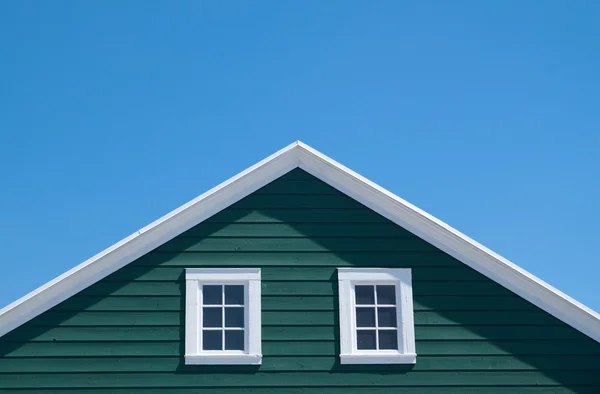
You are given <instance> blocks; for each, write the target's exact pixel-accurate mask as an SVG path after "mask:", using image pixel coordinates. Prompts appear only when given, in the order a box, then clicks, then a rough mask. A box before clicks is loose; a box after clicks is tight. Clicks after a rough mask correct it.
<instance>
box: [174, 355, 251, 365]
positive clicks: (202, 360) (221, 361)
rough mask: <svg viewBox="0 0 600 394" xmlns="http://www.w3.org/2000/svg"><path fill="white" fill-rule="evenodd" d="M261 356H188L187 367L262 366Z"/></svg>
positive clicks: (186, 359) (186, 357) (186, 358)
mask: <svg viewBox="0 0 600 394" xmlns="http://www.w3.org/2000/svg"><path fill="white" fill-rule="evenodd" d="M261 363H262V355H260V354H222V355H213V354H211V355H205V354H202V355H201V354H196V355H186V356H185V364H186V365H260V364H261Z"/></svg>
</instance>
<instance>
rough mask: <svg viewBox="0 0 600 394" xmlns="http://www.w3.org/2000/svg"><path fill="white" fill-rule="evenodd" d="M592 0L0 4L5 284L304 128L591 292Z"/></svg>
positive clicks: (6, 292)
mask: <svg viewBox="0 0 600 394" xmlns="http://www.w3.org/2000/svg"><path fill="white" fill-rule="evenodd" d="M599 18H600V2H597V1H578V2H564V1H529V2H522V1H496V2H480V1H453V2H442V1H402V2H400V1H377V2H367V1H360V2H358V1H349V0H344V1H328V2H321V1H303V2H292V1H285V2H279V1H277V2H276V1H270V2H268V1H262V2H261V1H258V2H251V1H229V2H195V1H189V2H184V1H179V2H166V1H163V2H156V1H143V2H142V1H129V2H121V1H106V2H96V3H92V2H76V1H70V2H67V1H56V2H34V1H12V2H2V3H1V4H0V185H1V186H0V190H1V193H0V207H1V209H2V220H1V225H0V249H1V254H0V267H1V268H2V272H3V274H2V275H0V305H1V306H3V305H6V304H8V303H9V302H11V301H14V300H15V299H17V298H19V297H21V296H23V295H25V294H26V293H27V292H29V291H31V290H33V289H34V288H36V287H37V286H40V285H42V284H44V283H45V282H47V281H48V280H50V279H52V278H54V277H55V276H57V275H59V274H61V273H63V272H64V271H66V270H67V269H69V268H71V267H73V266H75V265H77V264H78V263H80V262H82V261H83V260H85V259H87V258H88V257H90V256H92V255H94V254H96V253H97V252H99V251H101V250H103V249H104V248H106V247H108V246H110V245H111V244H112V243H114V242H117V241H119V240H120V239H121V238H123V237H125V236H127V235H129V234H130V233H132V232H134V231H135V230H137V229H138V228H140V227H142V226H144V225H146V224H148V223H149V222H151V221H153V220H154V219H156V218H158V217H159V216H161V215H163V214H165V213H167V212H169V211H170V210H172V209H174V208H176V207H178V206H179V205H181V204H183V203H185V202H186V201H188V200H190V199H192V198H194V197H195V196H197V195H198V194H200V193H202V192H203V191H205V190H207V189H208V188H210V187H212V186H214V185H216V184H218V183H220V182H222V181H223V180H225V179H227V178H229V177H230V176H232V175H234V174H236V173H237V172H239V171H241V170H243V169H245V168H246V167H248V166H250V165H252V164H254V163H255V162H256V161H258V160H260V159H262V158H264V157H266V156H267V155H269V154H271V153H273V152H275V151H276V150H278V149H280V148H282V147H283V146H285V145H287V144H289V143H291V142H292V141H294V140H298V139H300V140H302V141H304V142H306V143H308V144H309V145H312V146H313V147H315V148H316V149H318V150H320V151H322V152H323V153H325V154H327V155H329V156H331V157H333V158H334V159H336V160H338V161H339V162H341V163H343V164H344V165H346V166H348V167H350V168H352V169H353V170H355V171H357V172H359V173H360V174H362V175H364V176H366V177H367V178H370V179H371V180H373V181H374V182H377V183H379V184H380V185H382V186H383V187H385V188H387V189H389V190H391V191H392V192H394V193H396V194H398V195H399V196H401V197H403V198H405V199H407V200H408V201H410V202H412V203H414V204H415V205H417V206H419V207H420V208H422V209H424V210H426V211H428V212H430V213H431V214H433V215H435V216H437V217H439V218H440V219H442V220H444V221H446V222H447V223H449V224H450V225H452V226H454V227H456V228H457V229H459V230H460V231H462V232H464V233H466V234H467V235H469V236H471V237H473V238H474V239H476V240H477V241H479V242H481V243H483V244H484V245H486V246H488V247H489V248H491V249H493V250H495V251H496V252H498V253H500V254H501V255H504V256H505V257H507V258H509V259H511V260H512V261H514V262H515V263H516V264H518V265H520V266H522V267H523V268H525V269H527V270H529V271H531V272H533V273H534V274H536V275H538V276H540V277H541V278H542V279H544V280H546V281H548V282H549V283H551V284H552V285H554V286H556V287H558V288H559V289H561V290H562V291H564V292H566V293H568V294H569V295H571V296H572V297H574V298H576V299H578V300H579V301H581V302H583V303H585V304H587V305H588V306H590V307H592V308H594V309H596V310H600V296H598V291H597V286H598V280H597V278H598V275H599V274H600V264H599V261H600V257H598V256H599V254H598V250H597V249H598V245H599V244H600V243H599V239H600V229H599V227H598V225H597V223H598V221H599V219H600V181H599V180H600V111H599V108H600V73H599V72H598V70H600V41H599V40H598V37H600V24H598V23H597V21H598V19H599Z"/></svg>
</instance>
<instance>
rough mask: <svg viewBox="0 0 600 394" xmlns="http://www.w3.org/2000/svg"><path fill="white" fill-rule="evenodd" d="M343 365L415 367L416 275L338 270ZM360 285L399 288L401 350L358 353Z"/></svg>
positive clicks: (407, 271) (384, 270) (402, 270)
mask: <svg viewBox="0 0 600 394" xmlns="http://www.w3.org/2000/svg"><path fill="white" fill-rule="evenodd" d="M337 271H338V285H339V305H340V342H341V343H340V363H341V364H414V363H416V361H417V354H416V350H415V324H414V316H413V296H412V275H411V270H410V269H408V268H393V269H390V268H338V269H337ZM356 285H395V286H396V317H397V322H398V331H397V332H398V350H358V349H357V345H356V331H357V327H356V302H355V295H354V286H356Z"/></svg>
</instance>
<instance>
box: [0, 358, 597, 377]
mask: <svg viewBox="0 0 600 394" xmlns="http://www.w3.org/2000/svg"><path fill="white" fill-rule="evenodd" d="M595 361H596V358H595V357H594V356H589V355H577V356H518V357H517V356H514V357H513V356H448V357H435V356H423V357H420V358H419V362H418V363H417V364H415V365H414V366H398V365H385V364H379V365H340V363H339V360H338V358H337V357H333V356H321V357H318V356H317V357H311V356H309V357H298V356H281V357H264V359H263V362H262V365H260V366H258V367H252V369H253V370H257V371H259V372H269V371H273V372H295V371H312V372H326V371H331V372H346V371H347V372H361V371H372V372H388V373H390V372H397V371H399V370H411V371H418V372H426V371H474V370H477V371H536V370H539V371H553V370H563V369H564V370H579V369H580V367H579V366H578V364H579V363H581V362H585V368H584V370H594V371H598V370H600V365H598V364H597V363H595ZM181 363H182V359H181V358H180V357H125V358H122V357H83V358H81V357H61V358H44V357H37V358H5V359H0V379H1V378H2V376H3V374H7V373H53V372H63V371H71V372H171V371H174V370H177V369H178V368H180V367H181ZM194 369H196V370H197V372H198V373H204V374H205V373H222V372H224V369H225V370H226V372H233V371H235V372H245V371H248V369H249V367H248V366H227V367H223V366H206V365H205V366H201V367H195V368H194V367H190V370H194Z"/></svg>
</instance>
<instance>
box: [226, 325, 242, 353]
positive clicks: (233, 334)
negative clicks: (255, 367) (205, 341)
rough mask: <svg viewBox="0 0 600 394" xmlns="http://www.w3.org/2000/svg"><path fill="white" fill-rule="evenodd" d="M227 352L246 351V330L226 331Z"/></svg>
mask: <svg viewBox="0 0 600 394" xmlns="http://www.w3.org/2000/svg"><path fill="white" fill-rule="evenodd" d="M225 350H244V330H235V331H232V330H226V331H225Z"/></svg>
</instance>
